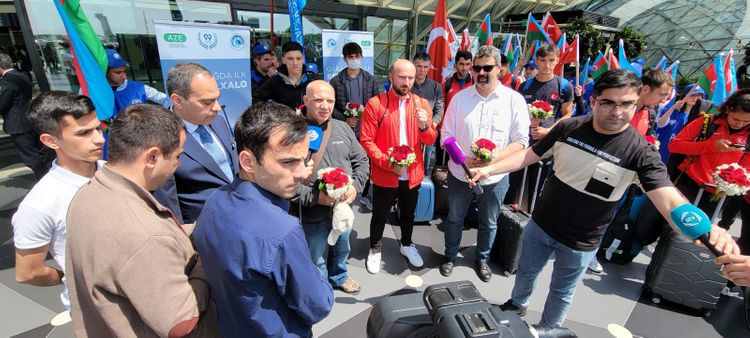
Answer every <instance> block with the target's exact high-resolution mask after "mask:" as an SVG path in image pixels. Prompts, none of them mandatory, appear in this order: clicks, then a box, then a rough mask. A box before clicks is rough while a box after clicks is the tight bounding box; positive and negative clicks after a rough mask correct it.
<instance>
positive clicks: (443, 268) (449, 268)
mask: <svg viewBox="0 0 750 338" xmlns="http://www.w3.org/2000/svg"><path fill="white" fill-rule="evenodd" d="M452 273H453V261H450V260H449V261H447V262H445V263H443V264H440V274H441V275H443V277H450V275H451V274H452Z"/></svg>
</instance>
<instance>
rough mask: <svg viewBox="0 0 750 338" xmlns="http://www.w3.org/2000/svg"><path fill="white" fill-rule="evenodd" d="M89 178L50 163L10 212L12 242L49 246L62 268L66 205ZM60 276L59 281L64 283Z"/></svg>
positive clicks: (65, 302)
mask: <svg viewBox="0 0 750 338" xmlns="http://www.w3.org/2000/svg"><path fill="white" fill-rule="evenodd" d="M102 165H103V162H100V163H99V164H98V166H99V167H101V166H102ZM89 180H90V179H89V178H88V177H85V176H81V175H78V174H75V173H73V172H71V171H69V170H67V169H65V168H63V167H60V166H58V165H57V160H55V161H54V162H52V168H51V169H50V170H49V172H48V173H47V174H46V175H44V177H42V179H41V180H39V182H38V183H37V184H36V185H34V187H33V188H31V191H29V193H28V194H27V195H26V197H24V199H23V201H21V204H19V205H18V210H17V211H16V213H15V214H13V219H12V221H11V223H12V224H13V244H14V245H15V247H16V248H18V249H22V250H28V249H36V248H39V247H42V246H45V245H49V249H48V250H49V253H50V255H52V258H53V259H54V260H55V263H57V265H59V266H60V268H61V269H62V270H63V271H65V237H66V233H67V231H66V228H67V226H66V225H67V222H66V217H67V215H68V206H69V205H70V201H71V200H72V199H73V196H75V194H76V193H77V192H78V190H79V189H81V187H82V186H83V185H84V184H86V182H88V181H89ZM65 282H66V281H65V277H63V284H65ZM60 299H61V300H62V303H63V305H64V306H65V307H66V308H70V301H69V299H68V293H67V286H65V285H64V286H63V293H62V294H61V295H60Z"/></svg>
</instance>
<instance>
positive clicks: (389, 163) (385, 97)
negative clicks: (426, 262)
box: [360, 60, 436, 274]
mask: <svg viewBox="0 0 750 338" xmlns="http://www.w3.org/2000/svg"><path fill="white" fill-rule="evenodd" d="M415 74H416V69H415V67H414V64H412V63H411V62H410V61H408V60H396V62H395V63H394V64H393V66H392V67H391V70H390V71H389V72H388V79H389V80H390V81H391V89H390V90H389V91H388V92H387V93H383V94H379V95H377V96H376V97H373V98H372V99H370V100H369V101H368V102H367V105H366V106H365V111H364V113H363V114H362V120H361V122H360V123H361V128H362V129H361V131H360V142H361V143H362V146H363V147H364V148H365V151H366V152H367V156H368V157H369V158H370V164H371V175H370V179H371V180H372V183H373V210H372V219H371V220H370V252H369V254H368V255H367V263H366V266H367V271H368V272H370V273H372V274H376V273H378V272H380V257H381V252H382V250H383V243H382V238H383V230H384V229H385V221H386V217H387V215H388V211H389V210H390V209H391V206H392V205H393V203H394V201H395V200H396V198H398V203H399V210H400V216H399V225H400V227H401V249H400V251H401V254H402V255H404V256H405V257H406V258H407V259H408V260H409V263H410V264H411V265H413V266H415V267H421V266H422V264H423V261H422V257H421V256H420V255H419V252H417V248H416V247H415V246H414V244H413V243H412V242H411V234H412V229H413V227H414V211H415V209H416V206H417V198H418V194H419V185H420V184H421V182H422V178H423V177H424V160H423V155H422V146H424V145H430V144H433V143H434V142H435V138H436V131H435V128H434V127H433V125H432V123H430V121H431V120H432V113H431V112H430V104H429V102H428V101H427V100H425V99H423V98H421V97H419V96H418V95H416V94H413V93H411V92H410V91H411V88H412V86H413V85H414V78H415Z"/></svg>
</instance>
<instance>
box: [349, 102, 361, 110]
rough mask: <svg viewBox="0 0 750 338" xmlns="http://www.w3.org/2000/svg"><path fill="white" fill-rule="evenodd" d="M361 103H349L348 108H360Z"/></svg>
mask: <svg viewBox="0 0 750 338" xmlns="http://www.w3.org/2000/svg"><path fill="white" fill-rule="evenodd" d="M360 106H361V105H360V104H359V103H348V104H347V108H349V109H359V107H360Z"/></svg>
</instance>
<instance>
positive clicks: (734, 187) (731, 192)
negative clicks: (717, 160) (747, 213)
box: [712, 163, 750, 200]
mask: <svg viewBox="0 0 750 338" xmlns="http://www.w3.org/2000/svg"><path fill="white" fill-rule="evenodd" d="M713 177H714V184H715V185H716V193H715V194H714V197H713V198H712V199H713V200H718V199H721V197H722V196H725V195H726V196H740V195H744V194H745V193H746V192H748V191H750V175H748V173H747V171H746V170H745V168H743V167H742V166H740V165H739V164H737V163H731V164H722V165H720V166H718V167H716V171H714V173H713Z"/></svg>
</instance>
